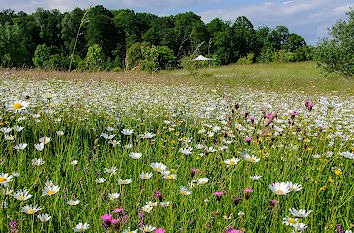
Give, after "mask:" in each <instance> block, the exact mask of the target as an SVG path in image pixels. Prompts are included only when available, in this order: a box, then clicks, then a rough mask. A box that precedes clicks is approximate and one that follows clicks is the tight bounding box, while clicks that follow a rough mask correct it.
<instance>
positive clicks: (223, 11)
mask: <svg viewBox="0 0 354 233" xmlns="http://www.w3.org/2000/svg"><path fill="white" fill-rule="evenodd" d="M91 4H93V5H98V4H101V5H103V6H105V7H106V8H108V9H121V8H129V9H134V10H136V11H139V12H150V13H154V14H157V15H170V14H177V13H180V12H186V11H193V12H195V13H197V14H198V15H200V16H201V17H202V20H203V21H204V22H206V23H207V22H209V21H210V20H212V19H213V18H216V17H219V18H221V19H224V20H230V21H233V20H235V19H236V18H237V17H238V16H242V15H244V16H246V17H247V18H249V19H250V20H251V22H252V23H253V24H254V26H255V27H259V26H262V25H267V26H269V27H275V26H276V25H285V26H287V27H288V28H289V30H290V32H295V33H297V34H299V35H301V36H303V37H304V38H305V40H306V41H307V42H308V43H309V44H313V45H315V44H316V42H317V41H318V38H320V37H323V36H326V35H327V32H328V30H327V28H328V27H330V26H331V25H333V24H334V23H335V22H336V20H337V19H340V18H341V19H344V18H345V17H346V16H345V13H344V12H345V11H347V10H349V8H350V7H353V8H354V0H185V1H181V0H11V1H9V0H0V9H7V8H12V9H14V10H16V11H20V10H22V11H25V12H28V13H31V12H33V11H35V9H36V8H38V7H42V8H44V9H59V10H61V11H70V10H72V9H73V8H75V7H81V8H87V7H89V6H90V5H91Z"/></svg>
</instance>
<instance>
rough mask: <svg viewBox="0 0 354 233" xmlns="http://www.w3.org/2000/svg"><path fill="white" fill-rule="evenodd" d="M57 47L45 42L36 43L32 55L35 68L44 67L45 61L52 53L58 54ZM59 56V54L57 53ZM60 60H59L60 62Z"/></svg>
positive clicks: (46, 61)
mask: <svg viewBox="0 0 354 233" xmlns="http://www.w3.org/2000/svg"><path fill="white" fill-rule="evenodd" d="M57 53H58V48H57V47H55V46H51V47H48V46H47V45H46V44H42V45H38V46H37V48H36V51H35V52H34V56H33V59H32V61H33V64H34V65H35V67H37V68H41V69H43V68H46V66H47V63H48V62H49V59H50V58H51V56H52V55H58V54H57ZM59 56H60V55H59ZM52 59H53V57H52ZM60 63H61V62H59V64H60Z"/></svg>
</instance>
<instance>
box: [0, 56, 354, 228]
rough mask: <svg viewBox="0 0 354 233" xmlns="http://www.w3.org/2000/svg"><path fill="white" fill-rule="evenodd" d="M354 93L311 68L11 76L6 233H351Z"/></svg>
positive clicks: (0, 174) (6, 114)
mask: <svg viewBox="0 0 354 233" xmlns="http://www.w3.org/2000/svg"><path fill="white" fill-rule="evenodd" d="M353 87H354V81H353V80H352V79H351V80H350V79H345V78H344V77H325V76H324V75H322V74H320V73H319V70H318V69H316V64H315V63H313V62H304V63H290V64H256V65H229V66H225V67H221V68H204V69H200V70H194V71H190V70H183V69H181V70H174V71H162V72H160V73H153V74H151V73H144V72H140V73H137V72H129V73H124V72H118V73H114V72H98V73H88V72H87V73H79V72H72V73H67V72H50V71H40V70H2V78H1V81H0V101H1V109H0V112H1V115H0V131H1V132H0V144H1V147H0V155H1V156H0V186H1V190H0V193H1V195H0V206H1V209H0V215H1V217H0V232H26V233H27V232H84V231H85V232H124V233H136V232H155V233H163V232H166V233H177V232H182V233H187V232H188V233H189V232H191V233H194V232H195V233H206V232H210V233H224V232H225V233H229V232H231V233H237V232H239V233H240V232H247V233H248V232H250V233H251V232H349V230H351V229H353V227H354V214H353V206H354V182H353V173H354V166H353V158H354V153H353V152H354V142H353V139H354V137H353V132H354V123H353V116H354V102H353Z"/></svg>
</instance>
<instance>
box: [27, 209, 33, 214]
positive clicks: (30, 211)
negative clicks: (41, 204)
mask: <svg viewBox="0 0 354 233" xmlns="http://www.w3.org/2000/svg"><path fill="white" fill-rule="evenodd" d="M34 212H35V211H34V210H33V209H30V210H28V211H27V214H33V213H34Z"/></svg>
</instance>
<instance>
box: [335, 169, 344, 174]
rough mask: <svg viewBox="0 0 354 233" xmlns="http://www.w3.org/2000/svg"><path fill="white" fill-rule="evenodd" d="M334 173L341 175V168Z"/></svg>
mask: <svg viewBox="0 0 354 233" xmlns="http://www.w3.org/2000/svg"><path fill="white" fill-rule="evenodd" d="M334 173H336V175H342V174H343V173H342V171H341V170H336V171H335V172H334Z"/></svg>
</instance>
